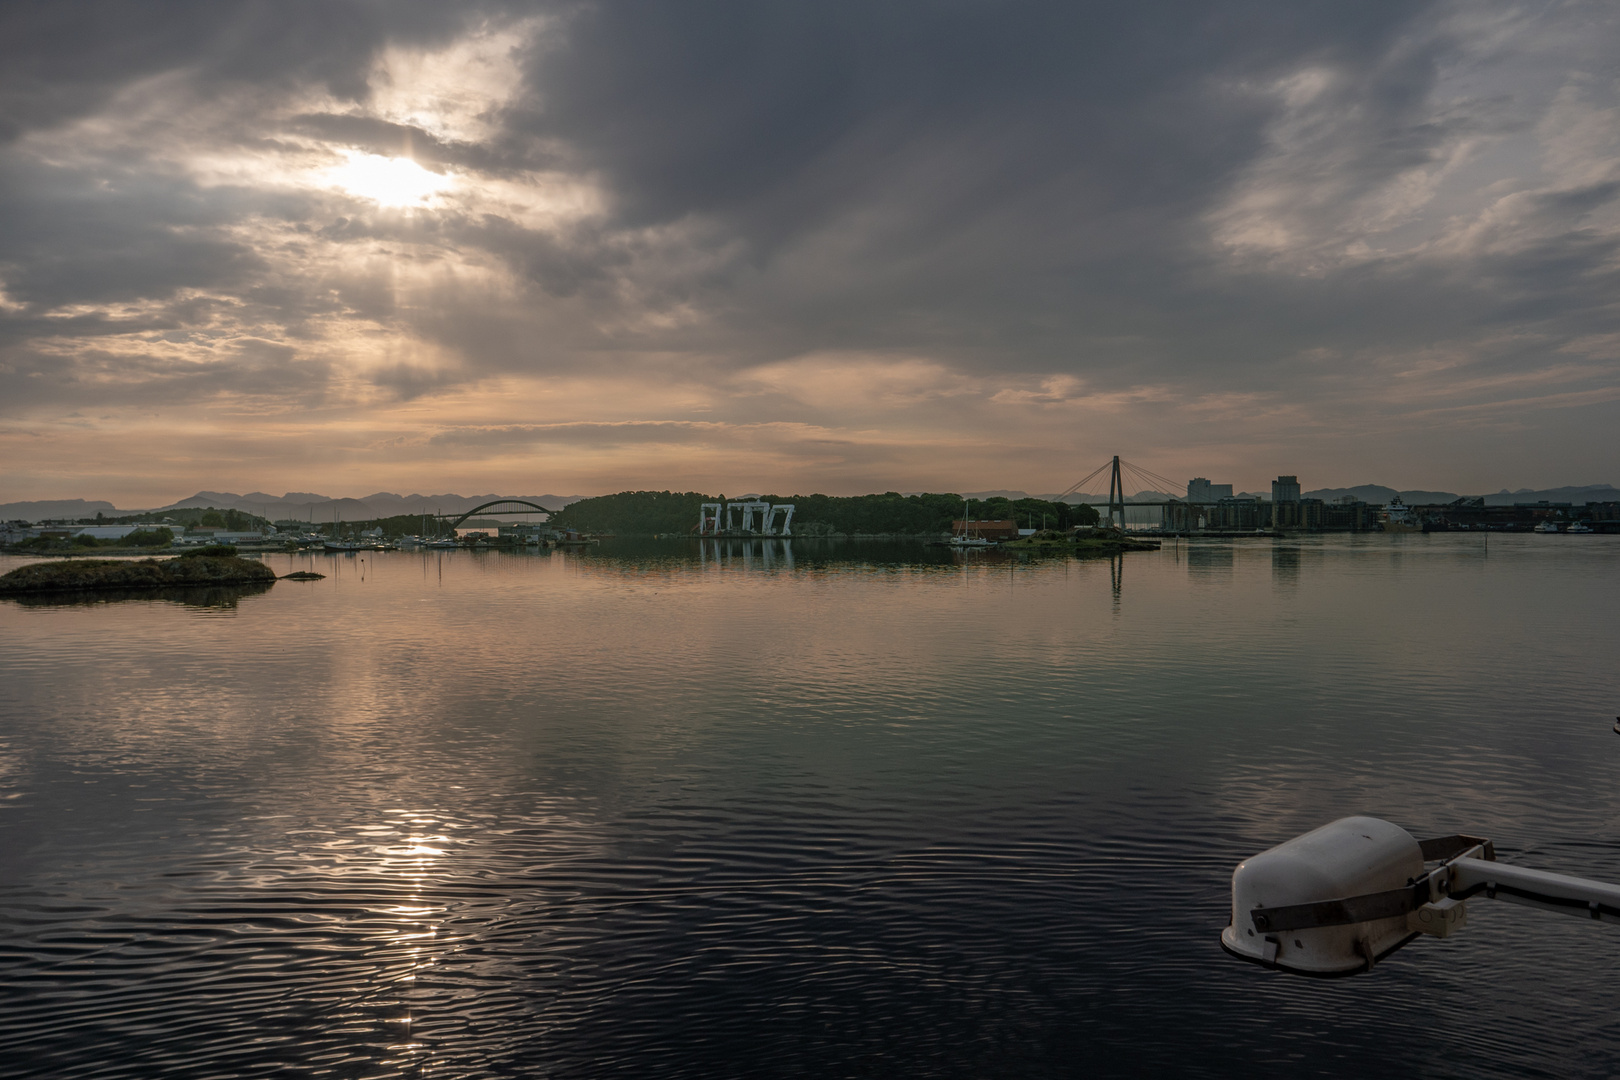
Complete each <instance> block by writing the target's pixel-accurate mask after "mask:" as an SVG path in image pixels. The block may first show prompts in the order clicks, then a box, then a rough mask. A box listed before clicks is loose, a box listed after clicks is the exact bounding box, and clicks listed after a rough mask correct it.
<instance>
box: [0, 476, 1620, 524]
mask: <svg viewBox="0 0 1620 1080" xmlns="http://www.w3.org/2000/svg"><path fill="white" fill-rule="evenodd" d="M908 494H914V493H908ZM963 494H964V495H965V496H966V497H967V498H971V499H990V498H998V497H999V498H1008V499H1023V498H1028V497H1029V496H1028V494H1027V493H1026V492H1023V491H1010V490H1005V489H1003V490H998V491H969V492H964V493H963ZM1242 494H1243V495H1244V496H1246V497H1250V498H1253V497H1259V498H1263V499H1269V498H1270V497H1271V493H1270V492H1269V491H1263V492H1243V493H1242ZM1397 495H1399V496H1400V497H1401V501H1402V502H1404V503H1406V504H1408V505H1410V506H1423V505H1429V506H1432V505H1437V504H1443V503H1449V502H1455V501H1456V500H1457V499H1459V498H1461V497H1462V496H1460V495H1458V494H1456V493H1455V492H1450V491H1419V490H1411V491H1400V490H1397V489H1395V488H1391V487H1383V486H1381V485H1379V484H1360V485H1357V486H1356V487H1345V488H1318V489H1316V490H1315V491H1307V492H1304V493H1303V496H1304V497H1305V498H1307V499H1322V500H1324V501H1327V502H1332V501H1333V500H1335V499H1339V498H1344V497H1345V496H1349V497H1351V498H1355V499H1360V500H1361V501H1363V502H1368V503H1376V504H1379V505H1383V504H1385V503H1388V502H1389V501H1390V500H1391V499H1393V498H1394V497H1395V496H1397ZM503 497H504V498H517V499H522V500H523V501H525V502H532V503H538V504H539V505H541V506H544V507H546V508H547V509H550V510H561V509H562V508H563V507H565V506H567V505H568V504H569V503H572V502H578V501H579V500H580V499H583V498H587V496H584V495H514V496H500V495H494V494H489V495H398V494H395V493H394V492H391V491H379V492H375V493H374V494H371V495H367V496H365V497H363V498H359V499H351V498H334V497H332V496H330V495H317V494H315V493H313V492H308V491H289V492H287V493H286V494H285V495H269V494H266V493H265V492H262V491H251V492H249V493H247V494H246V495H237V494H234V493H232V492H228V491H199V492H197V494H195V495H192V496H190V497H189V498H185V499H181V500H179V501H178V502H172V503H169V504H168V505H167V506H152V507H143V508H140V509H134V510H119V509H117V508H115V507H114V506H113V504H112V503H110V502H105V501H101V500H87V499H44V500H37V501H34V502H10V503H0V521H12V520H17V519H21V520H25V521H38V520H41V519H44V518H65V519H69V520H76V519H78V518H87V517H95V516H96V514H98V513H100V514H105V515H107V516H108V517H115V516H125V515H129V514H148V513H150V514H158V513H162V512H163V511H165V510H181V509H186V508H191V507H201V508H209V507H211V508H213V509H216V510H242V511H245V512H246V513H249V514H257V515H259V516H260V517H265V518H269V519H271V520H272V521H281V520H289V519H291V520H302V521H310V522H314V523H315V524H320V523H322V522H327V521H331V520H332V519H333V517H334V516H336V517H337V518H338V519H339V520H342V521H368V520H370V519H372V518H382V517H395V516H398V515H401V514H436V513H437V514H462V513H466V512H467V511H468V510H471V509H472V508H473V507H475V506H478V505H479V504H481V503H486V502H492V501H494V500H495V499H499V498H503ZM1035 497H1036V498H1039V499H1056V498H1057V496H1056V495H1037V496H1035ZM1181 497H1182V496H1181V495H1180V494H1179V493H1172V494H1170V495H1166V494H1164V493H1162V492H1157V491H1139V492H1137V493H1136V494H1134V495H1130V496H1128V497H1127V498H1126V501H1127V502H1163V501H1164V500H1165V499H1167V498H1181ZM1064 501H1066V502H1071V503H1080V502H1091V503H1095V502H1107V501H1108V496H1107V495H1106V494H1103V495H1086V494H1083V493H1075V494H1071V495H1067V496H1064ZM1542 501H1546V502H1563V503H1572V504H1574V505H1576V506H1580V505H1582V504H1584V503H1588V502H1616V501H1620V488H1616V487H1615V486H1614V485H1612V484H1588V485H1586V486H1584V487H1559V488H1544V489H1541V490H1533V489H1531V488H1520V489H1519V490H1517V491H1509V490H1507V489H1506V488H1503V489H1502V490H1501V491H1498V492H1497V493H1495V494H1494V495H1486V496H1485V504H1486V505H1487V506H1512V505H1513V504H1514V503H1533V502H1542Z"/></svg>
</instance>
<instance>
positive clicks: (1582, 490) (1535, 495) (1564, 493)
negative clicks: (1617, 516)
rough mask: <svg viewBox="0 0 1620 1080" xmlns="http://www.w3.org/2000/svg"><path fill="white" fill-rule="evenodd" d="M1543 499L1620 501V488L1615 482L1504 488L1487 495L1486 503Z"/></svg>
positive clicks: (1507, 503)
mask: <svg viewBox="0 0 1620 1080" xmlns="http://www.w3.org/2000/svg"><path fill="white" fill-rule="evenodd" d="M1542 500H1546V501H1547V502H1567V503H1574V504H1575V505H1576V506H1580V505H1581V504H1582V503H1589V502H1620V488H1617V487H1615V486H1614V485H1613V484H1588V485H1586V486H1585V487H1561V488H1547V489H1545V490H1543V491H1531V490H1530V489H1529V488H1520V489H1519V490H1518V491H1509V490H1507V489H1506V488H1503V489H1502V490H1501V491H1498V492H1497V493H1496V494H1495V495H1487V496H1485V505H1486V506H1512V505H1513V504H1514V503H1527V502H1541V501H1542Z"/></svg>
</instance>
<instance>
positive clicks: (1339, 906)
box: [1249, 834, 1496, 933]
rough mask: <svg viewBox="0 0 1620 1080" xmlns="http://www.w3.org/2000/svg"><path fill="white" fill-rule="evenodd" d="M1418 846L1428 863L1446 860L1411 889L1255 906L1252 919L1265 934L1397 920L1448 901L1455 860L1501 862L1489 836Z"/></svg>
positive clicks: (1409, 885) (1458, 837)
mask: <svg viewBox="0 0 1620 1080" xmlns="http://www.w3.org/2000/svg"><path fill="white" fill-rule="evenodd" d="M1418 845H1419V847H1420V848H1421V849H1422V851H1423V861H1424V862H1434V861H1436V860H1440V863H1441V864H1440V865H1439V866H1437V867H1435V868H1434V869H1432V870H1430V871H1428V872H1427V873H1425V874H1424V875H1423V876H1422V877H1419V878H1413V879H1412V880H1411V881H1410V882H1408V883H1407V885H1406V887H1405V888H1401V889H1390V890H1387V891H1385V892H1376V893H1364V894H1362V895H1361V896H1345V897H1341V898H1339V899H1337V900H1318V901H1316V902H1315V903H1311V904H1288V905H1286V906H1283V907H1274V908H1255V909H1254V910H1253V911H1251V912H1249V918H1250V919H1251V920H1252V921H1253V923H1254V928H1255V929H1256V930H1259V931H1261V932H1262V933H1281V932H1282V931H1285V930H1311V929H1314V928H1316V927H1319V926H1349V925H1351V924H1353V923H1363V922H1376V921H1377V920H1379V919H1393V918H1396V917H1398V916H1401V915H1405V914H1406V913H1407V912H1410V911H1416V910H1417V909H1418V908H1420V907H1422V906H1423V905H1424V904H1428V903H1431V902H1433V901H1435V900H1440V899H1444V898H1445V897H1446V896H1447V895H1448V894H1449V892H1450V890H1451V872H1450V868H1451V864H1452V863H1453V862H1456V861H1457V860H1458V859H1462V858H1465V857H1468V856H1472V855H1477V856H1479V857H1480V858H1483V859H1486V860H1489V861H1492V862H1494V861H1495V860H1496V849H1495V847H1494V846H1493V845H1492V844H1491V842H1490V841H1489V840H1485V839H1482V838H1481V837H1477V836H1463V835H1461V834H1458V835H1454V836H1438V837H1435V838H1434V839H1432V840H1420V841H1418Z"/></svg>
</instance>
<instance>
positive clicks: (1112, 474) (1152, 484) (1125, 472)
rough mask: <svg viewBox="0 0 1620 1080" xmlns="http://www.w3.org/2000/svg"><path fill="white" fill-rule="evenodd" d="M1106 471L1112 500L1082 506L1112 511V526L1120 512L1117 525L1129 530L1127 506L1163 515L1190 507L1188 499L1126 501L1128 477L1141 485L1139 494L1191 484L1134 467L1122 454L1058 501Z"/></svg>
mask: <svg viewBox="0 0 1620 1080" xmlns="http://www.w3.org/2000/svg"><path fill="white" fill-rule="evenodd" d="M1104 470H1107V471H1108V500H1107V501H1106V502H1103V501H1099V500H1089V501H1087V502H1084V503H1082V504H1081V505H1084V506H1095V507H1099V508H1103V507H1106V508H1107V510H1108V523H1109V524H1110V525H1113V524H1115V523H1116V522H1115V520H1114V512H1115V511H1116V510H1117V511H1118V512H1119V520H1118V522H1117V524H1118V525H1119V527H1120V528H1124V527H1125V509H1126V507H1131V508H1133V509H1134V508H1136V507H1142V508H1144V509H1145V508H1148V507H1154V508H1157V509H1159V510H1160V511H1161V513H1162V511H1163V509H1164V507H1166V506H1182V505H1185V504H1186V500H1184V499H1164V500H1161V501H1158V502H1126V501H1125V478H1126V477H1129V478H1130V479H1131V481H1132V482H1133V483H1135V484H1136V485H1137V490H1138V491H1141V490H1143V489H1144V488H1145V489H1147V490H1149V491H1162V492H1164V493H1166V494H1168V493H1170V492H1172V491H1186V490H1187V485H1186V483H1185V482H1184V481H1179V480H1171V479H1169V478H1168V477H1164V476H1160V475H1159V474H1158V473H1156V472H1153V471H1152V470H1149V469H1144V468H1142V467H1141V466H1140V465H1132V464H1131V463H1130V462H1128V461H1125V460H1123V459H1122V458H1120V456H1119V455H1118V454H1115V455H1114V456H1113V458H1112V459H1110V460H1108V461H1105V462H1103V463H1102V464H1101V465H1099V466H1097V468H1095V469H1093V470H1092V471H1091V473H1090V474H1088V475H1087V476H1086V477H1085V478H1083V479H1081V480H1078V481H1076V482H1075V483H1073V484H1070V485H1069V487H1068V488H1067V489H1066V490H1065V491H1064V492H1063V494H1061V495H1059V496H1058V497H1057V500H1056V501H1057V502H1062V501H1064V500H1065V499H1067V498H1068V497H1069V496H1070V495H1073V494H1074V493H1075V492H1077V491H1080V490H1081V489H1082V488H1084V487H1085V486H1086V485H1087V484H1089V483H1091V482H1092V481H1093V480H1095V479H1097V478H1098V477H1099V476H1101V475H1102V474H1103V471H1104Z"/></svg>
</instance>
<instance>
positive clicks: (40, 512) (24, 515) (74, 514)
mask: <svg viewBox="0 0 1620 1080" xmlns="http://www.w3.org/2000/svg"><path fill="white" fill-rule="evenodd" d="M133 513H135V511H133V510H118V509H115V508H114V507H113V504H112V503H110V502H103V501H101V500H99V499H97V500H95V501H93V502H87V501H86V500H84V499H43V500H41V501H39V502H12V503H0V521H38V520H39V519H40V518H82V517H95V516H96V515H97V514H106V515H107V516H108V517H112V516H114V515H116V514H133Z"/></svg>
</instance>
